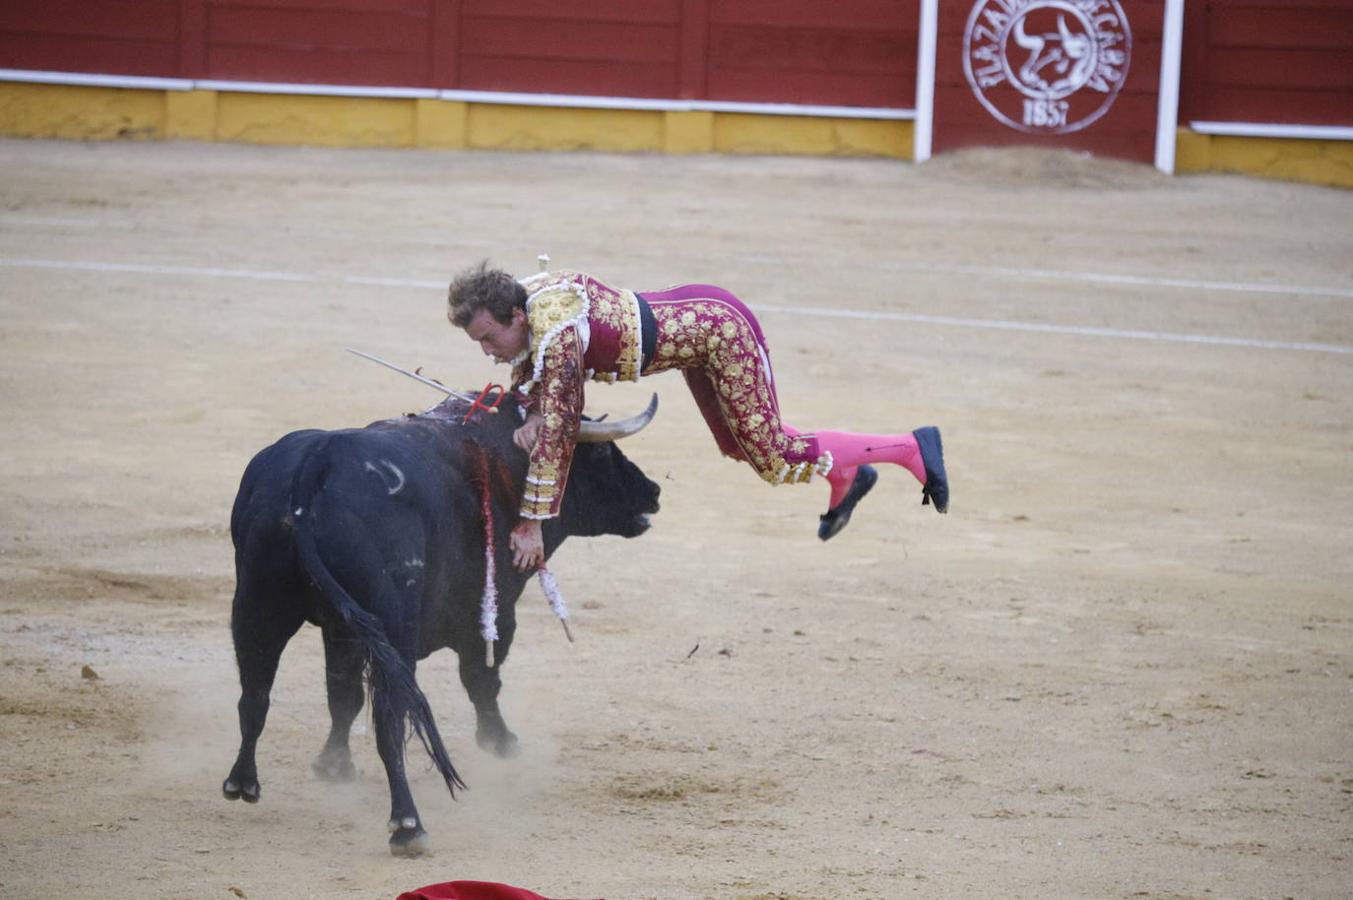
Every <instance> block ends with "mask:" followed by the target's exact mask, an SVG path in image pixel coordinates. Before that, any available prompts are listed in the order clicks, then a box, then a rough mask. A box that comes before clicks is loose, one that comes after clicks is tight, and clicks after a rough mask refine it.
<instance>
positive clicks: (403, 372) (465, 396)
mask: <svg viewBox="0 0 1353 900" xmlns="http://www.w3.org/2000/svg"><path fill="white" fill-rule="evenodd" d="M343 349H345V350H347V351H348V352H349V353H352V354H355V355H356V356H360V357H362V359H369V360H371V361H372V362H373V363H379V364H380V365H382V366H385V368H387V369H393V370H394V371H396V372H398V373H399V374H401V375H407V376H408V377H410V378H412V379H413V380H414V381H421V382H422V383H423V384H426V385H427V386H428V387H430V388H436V389H437V390H439V391H441V392H442V393H443V394H446V395H447V396H450V397H456V398H459V399H461V400H464V401H465V402H466V403H471V404H473V403H477V402H478V401H477V399H476V398H474V397H471V396H470V395H469V394H462V393H461V392H460V391H453V390H451V389H450V388H449V387H447V386H446V385H444V384H442V383H441V382H440V381H434V380H433V379H431V378H428V377H427V376H426V375H419V374H418V373H417V372H410V371H409V370H408V369H401V368H400V367H399V366H397V365H395V364H394V363H392V362H386V361H385V360H383V359H381V358H380V357H379V356H373V355H372V354H370V353H363V352H362V351H361V350H354V349H352V348H351V347H344V348H343ZM480 399H482V398H480ZM497 411H498V410H496V409H495V410H493V412H497Z"/></svg>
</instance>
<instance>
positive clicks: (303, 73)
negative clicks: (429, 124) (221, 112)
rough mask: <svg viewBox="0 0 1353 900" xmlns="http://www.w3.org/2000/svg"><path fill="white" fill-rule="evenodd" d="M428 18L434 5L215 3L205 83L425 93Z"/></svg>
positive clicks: (400, 0)
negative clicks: (274, 83) (395, 89)
mask: <svg viewBox="0 0 1353 900" xmlns="http://www.w3.org/2000/svg"><path fill="white" fill-rule="evenodd" d="M430 12H431V9H430V3H429V2H428V0H325V2H324V3H323V4H322V5H321V4H320V3H318V2H316V0H309V2H303V0H271V2H270V4H269V5H266V6H264V5H251V4H247V3H239V2H222V0H210V2H209V5H208V13H207V25H206V28H207V36H206V71H207V77H210V78H218V79H227V80H233V79H238V80H243V81H294V82H303V83H321V84H355V85H398V86H422V85H426V84H428V83H429V80H430V77H431V60H430V55H429V50H430V42H429V37H430V31H429V24H430V19H431V16H430Z"/></svg>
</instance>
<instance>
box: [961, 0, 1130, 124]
mask: <svg viewBox="0 0 1353 900" xmlns="http://www.w3.org/2000/svg"><path fill="white" fill-rule="evenodd" d="M1131 57H1132V32H1131V30H1130V29H1129V28H1128V20H1127V16H1126V15H1124V13H1123V8H1122V7H1121V6H1119V5H1118V0H977V3H975V4H973V8H972V12H971V13H970V14H969V15H968V27H967V29H966V30H965V31H964V32H963V73H964V74H965V75H967V77H968V84H969V85H970V86H971V87H972V90H973V93H974V94H976V95H977V99H978V101H979V102H980V103H981V104H982V105H983V106H984V107H986V109H987V112H989V113H991V114H992V115H993V116H995V117H996V118H997V119H998V120H1000V121H1001V122H1003V123H1005V124H1006V125H1009V126H1010V127H1011V128H1015V129H1018V130H1019V131H1027V132H1030V133H1033V134H1066V133H1067V132H1071V131H1079V130H1081V129H1082V128H1084V127H1086V126H1087V125H1089V124H1091V123H1092V122H1094V121H1095V120H1096V119H1098V118H1099V117H1100V116H1102V115H1104V113H1106V112H1108V111H1109V107H1110V106H1112V105H1113V101H1114V99H1115V98H1116V97H1117V96H1118V91H1119V89H1120V88H1122V86H1123V81H1124V80H1125V79H1126V78H1127V72H1128V63H1129V61H1130V60H1131Z"/></svg>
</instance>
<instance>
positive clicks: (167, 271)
mask: <svg viewBox="0 0 1353 900" xmlns="http://www.w3.org/2000/svg"><path fill="white" fill-rule="evenodd" d="M0 267H4V268H11V269H57V270H63V271H73V272H127V273H131V274H137V275H191V276H200V277H205V278H244V279H248V280H252V281H324V280H327V279H324V278H321V277H320V276H318V275H306V274H302V273H300V272H270V271H267V270H255V269H220V268H215V267H210V266H157V265H149V264H142V263H103V262H90V261H87V260H63V259H0Z"/></svg>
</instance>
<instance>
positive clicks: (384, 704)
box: [371, 672, 428, 856]
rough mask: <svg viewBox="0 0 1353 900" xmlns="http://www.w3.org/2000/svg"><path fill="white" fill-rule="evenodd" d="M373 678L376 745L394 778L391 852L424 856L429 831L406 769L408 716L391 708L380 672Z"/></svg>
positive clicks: (388, 774)
mask: <svg viewBox="0 0 1353 900" xmlns="http://www.w3.org/2000/svg"><path fill="white" fill-rule="evenodd" d="M372 679H373V682H374V684H373V690H372V697H371V705H372V717H373V718H374V719H375V722H376V749H377V750H378V751H379V752H380V755H381V762H383V763H384V764H385V776H386V778H387V779H388V780H389V782H390V822H389V825H388V827H389V829H390V852H391V853H393V854H394V855H395V856H422V855H423V854H424V853H426V852H427V850H428V843H427V832H426V831H424V830H423V822H422V819H420V818H419V816H418V808H417V807H416V806H415V805H414V802H413V793H412V792H411V791H410V790H409V779H408V776H407V774H406V773H405V771H404V717H403V716H401V715H399V714H398V713H395V712H393V711H392V710H391V708H390V699H389V697H388V695H387V694H386V691H385V687H384V685H383V684H382V683H381V682H382V679H381V676H380V674H379V673H375V672H373V673H372Z"/></svg>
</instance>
